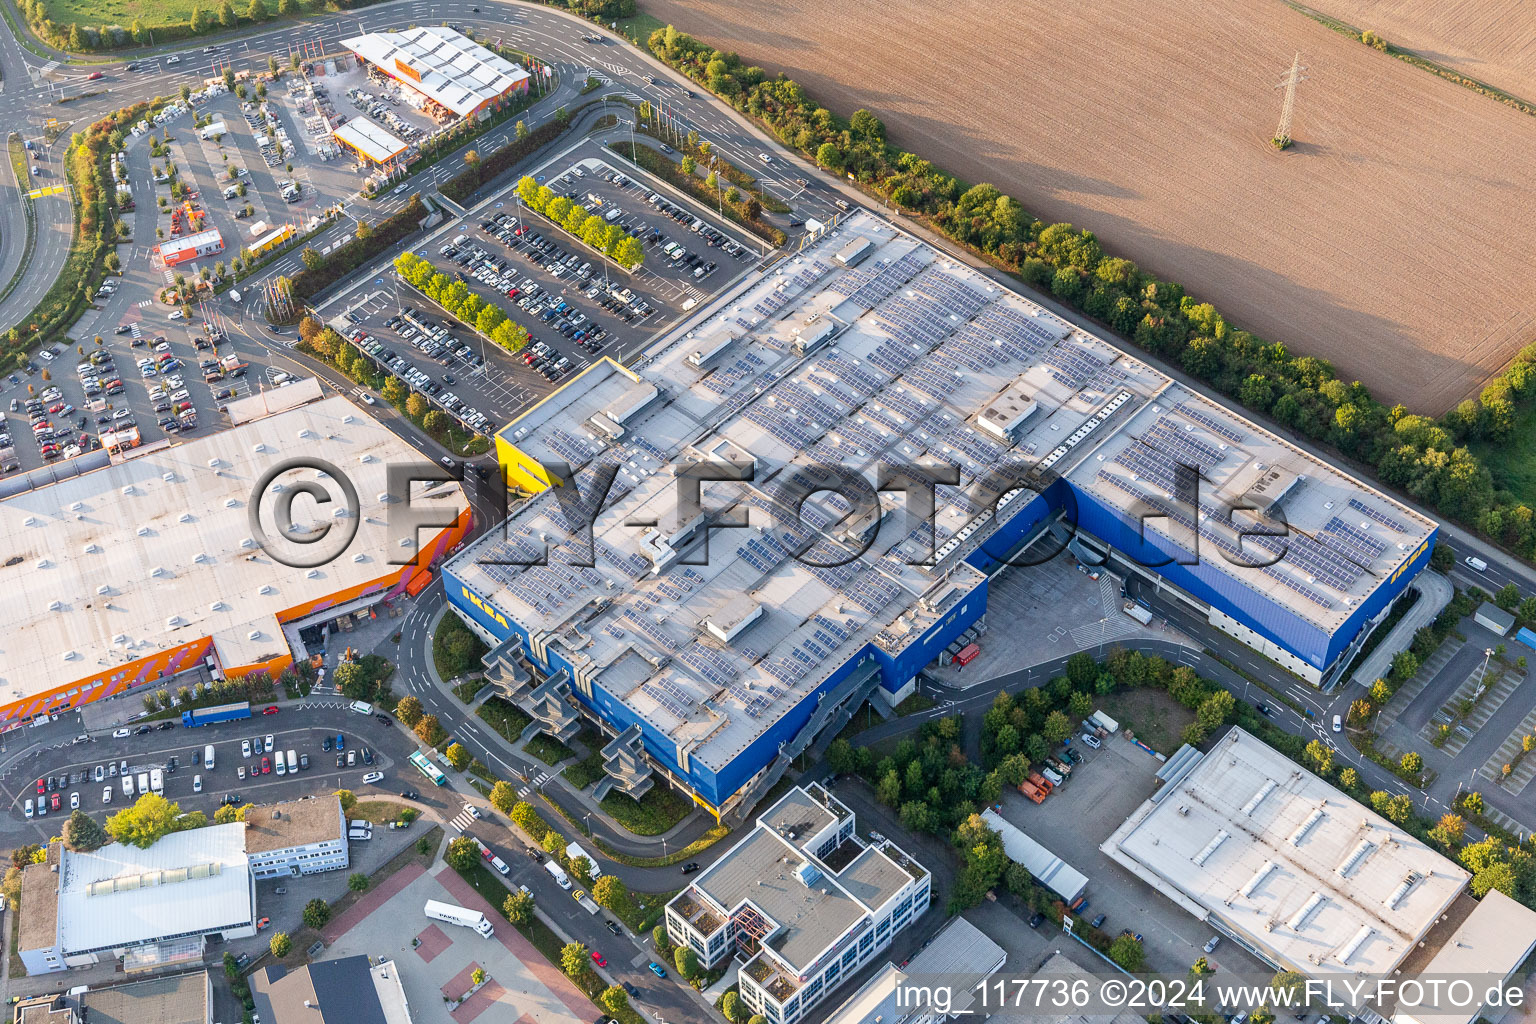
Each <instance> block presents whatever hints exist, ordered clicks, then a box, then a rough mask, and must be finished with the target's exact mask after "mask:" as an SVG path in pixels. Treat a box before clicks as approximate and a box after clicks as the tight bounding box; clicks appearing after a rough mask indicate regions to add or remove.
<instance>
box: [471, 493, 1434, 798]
mask: <svg viewBox="0 0 1536 1024" xmlns="http://www.w3.org/2000/svg"><path fill="white" fill-rule="evenodd" d="M1009 511H1010V512H1013V510H1012V509H1010V510H1009ZM1058 513H1064V518H1065V520H1066V521H1067V522H1068V523H1069V524H1071V523H1073V522H1074V521H1075V524H1076V526H1077V528H1078V529H1080V530H1082V531H1083V532H1086V533H1088V534H1091V535H1092V536H1094V537H1096V538H1098V539H1099V540H1101V541H1103V542H1104V543H1106V544H1108V545H1109V546H1111V547H1112V548H1114V549H1115V550H1116V551H1117V552H1119V553H1121V554H1122V555H1123V556H1125V557H1126V558H1129V559H1132V560H1135V561H1136V562H1138V563H1140V564H1141V565H1143V566H1145V567H1146V568H1148V569H1149V570H1150V571H1152V572H1153V573H1155V574H1156V575H1157V576H1159V577H1161V578H1162V579H1163V580H1165V581H1166V582H1167V583H1169V584H1171V585H1172V586H1174V587H1176V588H1178V589H1179V590H1181V591H1183V592H1184V593H1186V594H1188V595H1189V596H1190V597H1192V598H1194V599H1195V600H1196V601H1198V602H1202V603H1204V604H1206V605H1209V606H1210V607H1212V608H1214V609H1215V610H1216V611H1218V612H1220V613H1221V614H1223V615H1225V616H1230V617H1231V618H1232V619H1234V620H1236V621H1237V622H1239V623H1241V624H1242V626H1243V627H1245V628H1247V629H1251V630H1252V631H1253V632H1254V633H1256V634H1258V635H1259V636H1261V637H1263V638H1265V639H1266V640H1268V641H1269V642H1271V643H1273V644H1275V645H1276V646H1277V647H1278V648H1281V649H1283V650H1284V651H1286V652H1289V653H1290V654H1292V655H1294V656H1295V657H1296V658H1298V659H1300V660H1301V661H1303V662H1305V663H1306V664H1307V665H1311V666H1314V667H1315V668H1316V669H1318V670H1319V671H1324V672H1325V671H1326V670H1327V669H1328V668H1329V667H1330V666H1331V665H1333V664H1334V662H1335V661H1337V660H1338V659H1339V658H1340V656H1341V655H1343V654H1344V653H1345V652H1347V651H1348V649H1349V648H1350V646H1351V645H1352V644H1353V643H1354V642H1355V641H1356V640H1357V639H1358V638H1359V637H1360V635H1361V632H1362V630H1364V629H1365V628H1366V626H1367V625H1368V624H1369V623H1371V622H1372V620H1374V619H1376V618H1377V617H1378V616H1380V615H1381V614H1382V613H1383V612H1384V611H1385V609H1386V608H1387V607H1388V605H1390V603H1391V602H1392V601H1393V600H1394V599H1395V598H1396V597H1397V596H1398V595H1399V594H1401V593H1402V592H1403V591H1404V590H1405V589H1406V588H1407V587H1408V585H1409V583H1410V582H1411V581H1412V580H1413V578H1414V577H1415V576H1416V575H1417V574H1418V572H1419V571H1420V570H1422V569H1423V568H1424V567H1425V566H1426V565H1427V564H1428V562H1429V557H1428V555H1429V552H1430V551H1431V550H1432V549H1433V546H1434V540H1435V535H1434V534H1433V533H1431V534H1430V536H1429V537H1428V538H1426V539H1425V540H1424V541H1423V543H1422V544H1421V545H1420V547H1419V548H1418V549H1417V550H1415V551H1414V552H1413V553H1412V554H1411V555H1410V556H1408V557H1407V558H1406V559H1405V560H1404V562H1403V563H1402V564H1401V565H1400V566H1399V567H1398V568H1397V569H1396V570H1395V571H1394V572H1393V574H1392V575H1391V576H1390V577H1389V578H1388V579H1386V580H1383V581H1382V583H1381V584H1380V585H1379V586H1378V587H1376V588H1375V589H1374V590H1373V591H1372V592H1371V593H1370V594H1369V595H1368V596H1367V597H1366V598H1365V599H1364V600H1362V601H1361V602H1360V604H1359V606H1358V607H1356V608H1355V609H1354V610H1353V611H1352V612H1351V614H1350V615H1349V617H1348V618H1347V620H1345V622H1344V624H1343V625H1342V626H1341V627H1340V628H1338V629H1335V630H1332V631H1329V630H1327V629H1325V628H1323V627H1321V626H1319V625H1317V624H1315V623H1312V622H1310V621H1308V620H1307V619H1306V618H1305V617H1303V616H1302V615H1300V614H1298V613H1297V612H1296V611H1295V610H1294V609H1291V608H1287V607H1286V606H1285V605H1283V604H1281V603H1280V602H1277V601H1275V600H1273V599H1271V598H1270V597H1268V596H1267V595H1265V594H1264V593H1262V592H1261V591H1259V590H1256V589H1253V588H1251V587H1248V586H1245V585H1243V584H1242V583H1241V582H1240V581H1239V580H1237V579H1235V578H1234V577H1232V576H1231V575H1229V574H1227V573H1225V572H1223V571H1222V570H1221V569H1220V568H1218V567H1216V566H1215V565H1211V564H1206V563H1207V562H1208V560H1209V559H1212V558H1220V557H1221V555H1220V553H1219V552H1218V551H1217V550H1216V549H1215V547H1214V545H1211V546H1210V547H1209V549H1208V550H1205V551H1203V552H1202V559H1203V561H1202V562H1197V563H1196V564H1183V562H1181V561H1180V559H1183V560H1185V561H1187V560H1188V559H1189V554H1188V553H1187V552H1185V551H1184V550H1183V549H1182V548H1180V547H1178V546H1177V545H1175V544H1173V543H1171V542H1170V541H1168V540H1166V539H1164V538H1162V537H1161V536H1159V535H1158V534H1156V533H1155V532H1153V531H1146V533H1145V534H1144V535H1143V533H1142V531H1141V530H1140V529H1139V524H1137V523H1136V522H1134V521H1132V520H1130V519H1128V518H1127V517H1126V516H1125V515H1123V514H1122V513H1121V512H1120V511H1119V510H1117V509H1115V508H1112V507H1110V506H1108V505H1105V504H1104V503H1102V502H1100V501H1099V500H1097V499H1096V498H1095V497H1094V496H1093V495H1092V494H1090V493H1087V492H1084V491H1082V490H1080V489H1078V488H1076V487H1074V486H1073V485H1072V484H1071V483H1070V482H1068V481H1067V480H1066V479H1064V478H1057V479H1055V480H1054V481H1053V482H1052V483H1051V484H1050V485H1049V486H1048V487H1046V489H1045V490H1044V491H1043V492H1042V493H1040V494H1038V495H1036V496H1035V497H1034V498H1032V499H1031V500H1029V501H1028V502H1027V503H1024V504H1022V507H1020V508H1018V510H1017V511H1016V512H1013V514H1012V515H1011V516H1009V517H1008V518H1007V519H1006V520H1004V521H1003V522H1001V523H999V524H998V525H997V527H996V528H995V529H994V531H993V532H992V533H991V534H990V535H989V537H988V538H987V540H986V541H985V542H984V543H983V544H982V545H981V546H979V547H978V548H977V549H976V550H975V551H973V552H972V553H971V554H970V555H969V556H968V557H967V559H966V561H967V562H968V563H969V564H970V565H972V566H973V567H975V568H977V569H979V570H981V571H982V572H984V573H990V572H993V571H994V570H996V569H997V568H999V567H1000V565H1001V563H1002V562H1003V561H1004V560H1006V559H1007V557H1008V554H1009V552H1010V551H1011V550H1012V549H1014V548H1015V547H1016V546H1017V545H1018V544H1019V543H1020V542H1021V541H1022V540H1024V539H1025V538H1026V537H1028V536H1029V535H1030V534H1031V533H1032V532H1033V531H1036V530H1037V529H1039V528H1041V527H1042V526H1044V525H1046V524H1048V522H1049V521H1050V520H1052V519H1053V518H1054V517H1055V516H1056V515H1057V514H1058ZM1024 571H1028V570H1027V568H1026V569H1025V570H1024ZM443 577H444V584H445V586H446V588H447V592H448V597H449V602H450V604H451V605H452V607H453V608H454V609H455V610H456V611H457V612H458V613H459V614H460V615H461V616H463V617H464V618H465V619H467V620H469V621H471V622H473V623H475V624H476V625H478V626H479V627H480V629H481V630H483V631H484V632H485V633H486V634H487V635H488V636H490V637H491V638H494V639H495V640H496V641H498V642H499V641H505V640H506V639H508V638H509V637H512V636H516V637H518V638H519V640H520V641H521V643H522V647H523V650H524V652H526V653H527V654H528V656H529V660H530V662H532V663H533V664H534V665H535V666H536V667H538V668H539V669H540V670H542V671H543V672H545V673H548V674H554V673H557V672H559V671H560V670H562V669H564V670H566V671H567V672H569V673H570V675H571V678H572V679H573V680H575V679H577V677H578V673H577V671H576V667H575V666H573V665H571V664H568V663H567V662H565V660H564V659H563V658H562V657H561V656H560V648H559V646H558V645H552V646H550V647H549V648H548V650H547V651H546V652H545V654H544V656H543V657H540V656H538V655H537V654H536V653H535V650H536V648H535V645H533V644H531V643H529V636H528V633H527V630H526V628H525V627H524V626H523V625H522V624H520V623H518V622H516V621H512V620H509V619H508V618H507V617H506V616H504V615H503V614H502V613H501V612H500V611H498V610H497V609H496V608H495V607H494V606H493V605H492V604H491V603H490V600H489V595H485V594H480V593H477V592H476V591H475V590H474V588H472V587H471V586H469V585H468V584H467V583H466V582H465V581H464V580H463V579H462V578H461V577H460V576H459V575H458V574H457V573H456V572H455V567H454V564H453V563H452V562H449V563H448V564H446V565H445V566H444V567H443ZM988 592H989V591H988V582H987V581H986V580H983V581H982V582H981V583H980V584H979V585H977V586H976V587H975V588H973V589H972V590H971V591H969V592H968V593H967V594H965V595H963V596H961V597H960V598H959V599H958V600H956V601H955V602H954V604H953V605H952V607H951V609H950V610H949V612H948V613H947V614H945V615H944V616H943V617H942V618H941V619H940V621H938V622H936V623H934V624H933V625H931V626H930V627H929V628H928V629H927V631H926V632H925V633H924V634H923V635H922V636H921V637H919V638H917V639H916V640H914V641H913V642H911V643H909V644H907V645H906V646H905V647H903V648H902V649H901V650H900V651H899V652H897V653H895V654H891V653H888V652H887V651H885V650H883V649H882V648H880V647H879V646H877V645H875V644H873V643H868V644H865V645H863V646H862V647H860V648H857V649H851V653H849V654H848V655H847V657H846V658H845V659H844V660H843V662H842V663H841V664H839V665H838V667H837V668H836V669H835V670H833V671H832V672H831V673H830V674H829V675H828V676H827V678H826V679H825V680H824V681H823V682H822V683H821V684H820V685H819V686H817V687H816V688H815V689H814V690H813V691H812V692H811V693H809V694H808V695H807V696H806V697H805V698H804V699H802V700H801V701H799V702H798V703H797V704H795V705H794V706H792V707H790V708H788V709H787V710H786V711H785V712H784V713H783V714H782V715H781V716H779V717H778V718H777V719H776V720H775V721H773V722H772V723H771V724H770V725H769V726H768V727H767V728H766V729H765V730H764V731H763V732H762V734H761V735H759V736H758V737H757V738H756V739H755V740H753V741H752V742H751V744H750V745H748V746H747V747H746V748H745V749H744V750H742V751H741V753H740V754H738V755H737V756H736V757H735V758H733V759H732V760H731V761H730V763H728V764H726V765H724V766H723V767H720V768H718V769H717V768H712V767H710V766H707V765H704V764H702V763H700V761H698V760H697V759H690V758H688V757H687V755H686V753H685V752H682V751H679V749H678V748H677V745H676V744H675V742H674V741H673V740H672V739H671V738H670V737H668V736H666V735H664V734H663V733H661V732H660V731H659V730H657V729H656V728H655V727H654V726H652V725H651V724H650V723H649V722H648V721H647V720H646V719H644V718H643V717H641V716H640V715H638V714H636V713H635V712H634V711H633V710H632V709H631V708H629V707H628V706H627V705H626V704H625V703H624V702H623V701H622V700H621V699H619V698H618V697H616V696H614V695H613V694H611V693H609V692H607V691H606V690H604V689H603V688H602V686H601V683H600V676H599V678H598V680H595V681H594V682H593V683H592V684H591V685H590V687H587V686H586V685H585V684H579V685H578V684H573V686H572V694H573V695H574V696H575V698H576V699H577V701H578V702H579V703H580V704H581V706H582V707H583V709H584V710H585V711H586V712H587V713H589V714H590V715H592V716H593V717H595V718H597V719H599V720H601V721H602V722H603V723H605V724H606V725H607V727H608V728H609V730H610V731H611V732H613V733H615V734H617V733H620V732H623V731H624V730H625V729H627V728H628V727H630V726H637V727H638V728H639V730H640V732H641V734H642V736H643V737H644V743H645V748H646V752H647V753H648V754H649V755H650V757H651V758H652V759H653V761H654V762H656V763H657V764H658V765H660V766H662V767H664V768H665V770H666V771H667V772H668V773H670V774H671V775H672V776H673V777H674V779H676V780H677V781H679V782H681V783H683V784H684V785H686V786H687V787H688V788H689V789H690V790H692V792H693V794H694V796H695V798H696V799H697V800H698V801H699V802H700V803H702V804H705V805H706V806H708V807H709V808H710V809H712V810H714V809H718V808H719V807H721V806H722V805H723V804H724V803H725V802H726V801H728V800H729V799H730V797H731V796H732V795H733V794H735V793H736V792H738V791H739V790H740V789H741V788H742V787H743V786H745V785H746V784H747V783H748V782H749V781H750V780H751V779H752V777H753V776H755V775H756V774H757V773H758V772H759V771H761V770H762V769H763V768H764V767H765V766H767V765H768V764H769V763H771V762H772V761H773V759H774V758H775V757H776V756H777V754H778V751H779V748H780V747H781V746H782V745H783V744H785V743H788V742H789V741H790V740H792V739H794V738H795V736H796V735H797V734H798V733H799V732H800V731H801V729H802V728H803V727H804V726H805V725H806V723H807V722H809V721H810V719H811V717H812V715H813V714H814V713H815V712H816V710H817V705H818V701H819V699H820V698H821V696H822V695H824V694H826V693H829V692H831V691H833V690H835V689H836V688H837V687H838V686H839V684H840V683H842V682H843V681H844V680H845V679H847V677H848V676H849V675H850V674H851V673H853V672H856V671H858V670H860V668H861V667H863V666H865V665H866V664H867V663H868V662H869V661H870V660H873V661H874V662H875V663H876V665H877V667H878V669H879V673H880V686H881V687H882V688H883V689H884V690H885V691H886V692H887V693H888V694H891V695H904V693H905V691H906V688H907V687H909V686H910V684H911V683H912V681H913V680H914V678H915V677H916V676H917V675H918V673H919V672H920V671H921V670H922V669H923V668H924V667H925V666H926V665H928V664H929V663H930V662H932V661H933V660H934V659H935V658H936V657H938V655H939V653H940V652H942V651H943V650H944V649H945V648H946V647H948V646H949V645H950V644H951V643H953V642H954V640H955V639H956V638H957V637H958V636H959V635H960V634H961V633H963V632H965V631H966V630H967V629H969V628H970V627H971V626H972V625H974V624H975V623H976V621H977V620H978V619H980V618H981V617H982V616H983V615H984V614H986V610H987V598H988Z"/></svg>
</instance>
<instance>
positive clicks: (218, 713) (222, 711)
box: [181, 700, 251, 729]
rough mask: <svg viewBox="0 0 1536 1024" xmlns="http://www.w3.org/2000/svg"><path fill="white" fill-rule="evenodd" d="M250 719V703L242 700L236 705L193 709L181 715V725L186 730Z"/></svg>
mask: <svg viewBox="0 0 1536 1024" xmlns="http://www.w3.org/2000/svg"><path fill="white" fill-rule="evenodd" d="M250 717H251V702H250V701H248V700H242V701H241V702H240V703H238V704H220V705H218V706H217V707H211V708H193V709H192V710H191V711H183V712H182V713H181V724H182V725H184V726H186V727H187V728H188V729H190V728H192V727H193V726H195V725H214V724H215V723H218V722H234V721H238V720H240V719H242V718H250Z"/></svg>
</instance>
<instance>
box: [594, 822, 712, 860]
mask: <svg viewBox="0 0 1536 1024" xmlns="http://www.w3.org/2000/svg"><path fill="white" fill-rule="evenodd" d="M730 834H731V830H730V828H729V827H728V826H726V825H716V826H715V827H714V828H712V829H710V830H709V831H708V832H705V833H704V834H703V835H702V836H700V837H699V838H697V839H695V840H694V841H693V842H691V843H689V844H688V845H687V846H685V847H683V848H682V849H681V850H673V851H672V852H670V853H668V854H667V855H666V856H664V857H636V856H634V855H632V854H628V853H624V852H623V851H620V850H615V849H614V848H613V847H612V846H610V845H609V844H608V843H605V842H604V841H603V840H602V839H601V838H599V837H596V836H594V837H593V839H592V842H594V843H596V844H597V848H598V849H599V850H602V851H603V852H604V853H605V854H607V855H608V856H609V857H612V858H613V859H614V860H616V861H618V862H619V863H620V864H627V865H629V866H630V867H632V868H667V867H671V866H672V865H673V864H681V863H683V862H684V861H686V860H688V859H689V858H690V857H696V856H698V855H699V854H701V853H703V852H704V851H705V850H707V849H709V848H710V847H711V846H714V845H715V844H716V843H718V842H719V841H720V840H722V839H724V838H725V837H726V836H728V835H730Z"/></svg>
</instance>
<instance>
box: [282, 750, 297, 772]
mask: <svg viewBox="0 0 1536 1024" xmlns="http://www.w3.org/2000/svg"><path fill="white" fill-rule="evenodd" d="M284 757H285V758H286V759H287V761H288V774H289V775H292V774H293V773H294V772H296V771H298V770H299V758H298V756H297V755H296V754H294V752H293V751H291V750H290V751H288V753H287V754H285V755H284Z"/></svg>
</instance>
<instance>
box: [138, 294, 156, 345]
mask: <svg viewBox="0 0 1536 1024" xmlns="http://www.w3.org/2000/svg"><path fill="white" fill-rule="evenodd" d="M154 301H155V300H154V299H145V300H144V301H143V302H136V303H134V305H136V306H138V307H139V308H140V309H144V308H145V307H146V306H148V305H149V304H150V303H151V302H154ZM134 337H135V338H137V337H138V335H137V334H135V335H134Z"/></svg>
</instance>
